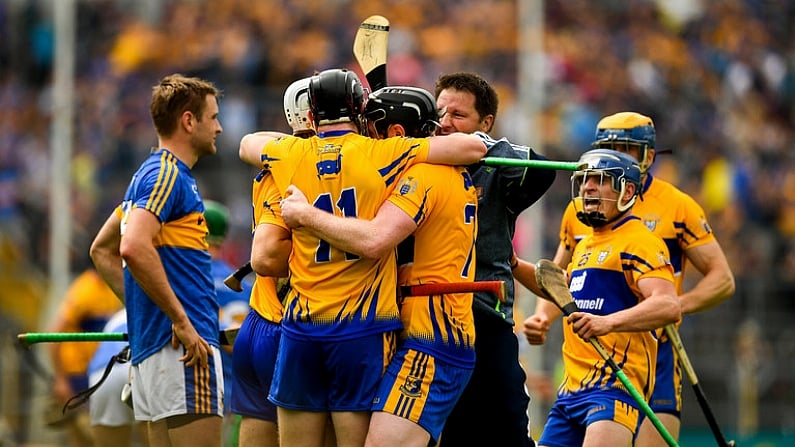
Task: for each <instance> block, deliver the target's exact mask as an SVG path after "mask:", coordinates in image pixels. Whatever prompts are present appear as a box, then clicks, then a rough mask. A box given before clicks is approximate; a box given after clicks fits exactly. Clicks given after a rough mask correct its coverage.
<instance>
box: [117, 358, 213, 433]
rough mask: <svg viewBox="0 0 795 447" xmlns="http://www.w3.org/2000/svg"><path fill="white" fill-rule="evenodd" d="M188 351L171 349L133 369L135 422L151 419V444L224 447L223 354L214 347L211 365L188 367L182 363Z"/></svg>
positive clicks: (209, 360)
mask: <svg viewBox="0 0 795 447" xmlns="http://www.w3.org/2000/svg"><path fill="white" fill-rule="evenodd" d="M183 351H184V350H183V349H173V348H171V346H170V345H167V346H164V347H163V348H162V349H161V350H160V351H158V352H156V353H154V354H152V355H151V356H149V357H147V358H146V359H144V360H143V361H142V362H141V363H139V364H138V365H134V366H133V367H132V371H131V376H132V389H133V408H134V411H135V416H136V419H138V420H148V421H152V422H150V424H149V440H150V445H169V444H170V445H172V446H186V447H201V446H213V447H215V446H220V445H221V429H222V423H223V403H222V396H223V392H222V390H223V386H224V383H223V370H222V367H221V353H220V351H219V350H218V348H215V347H213V348H212V352H213V355H212V356H211V357H210V358H208V363H209V364H208V366H207V367H201V366H191V367H186V366H185V364H184V363H183V362H181V361H180V360H179V359H180V357H181V356H182V355H183ZM164 433H165V436H164ZM163 442H166V444H163Z"/></svg>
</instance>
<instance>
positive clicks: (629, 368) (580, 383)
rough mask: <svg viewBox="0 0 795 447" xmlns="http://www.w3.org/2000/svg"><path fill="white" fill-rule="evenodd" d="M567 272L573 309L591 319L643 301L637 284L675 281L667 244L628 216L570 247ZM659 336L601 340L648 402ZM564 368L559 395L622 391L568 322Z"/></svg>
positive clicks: (618, 334)
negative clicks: (571, 250)
mask: <svg viewBox="0 0 795 447" xmlns="http://www.w3.org/2000/svg"><path fill="white" fill-rule="evenodd" d="M568 273H569V290H570V291H571V293H572V296H573V298H574V301H575V302H576V303H577V307H579V309H580V310H581V311H583V312H588V313H591V314H595V315H608V314H611V313H615V312H618V311H621V310H624V309H627V308H630V307H632V306H634V305H636V304H638V302H639V301H640V300H641V299H642V295H641V292H640V290H639V289H638V281H639V280H640V279H643V278H652V277H655V278H662V279H666V280H669V281H671V282H673V280H674V277H673V275H674V273H673V268H672V267H671V262H670V260H669V255H668V249H667V248H666V247H665V244H664V243H663V242H662V240H661V239H660V238H658V237H656V236H655V235H653V234H652V233H651V232H650V231H649V230H648V228H646V227H645V226H644V225H643V223H642V222H641V220H640V219H639V218H637V217H635V216H631V215H630V216H626V217H624V218H621V219H619V220H618V221H617V222H615V223H613V224H611V226H610V230H609V231H607V232H600V233H592V234H589V235H588V236H586V237H585V238H583V240H582V241H580V242H579V243H578V244H577V246H576V247H575V248H574V253H573V257H572V262H571V263H570V264H569V269H568ZM658 335H659V333H658V331H645V332H613V333H610V334H607V335H603V336H600V337H599V340H600V341H601V342H602V344H603V345H604V346H605V347H606V348H607V350H608V352H610V353H611V354H612V356H613V359H614V360H615V362H616V363H617V364H618V365H619V366H620V367H621V368H622V369H623V370H624V373H625V374H626V376H627V378H628V379H629V380H630V381H631V382H632V384H633V385H634V386H635V388H636V389H637V390H638V391H639V392H640V393H642V394H643V395H644V396H646V398H647V399H648V398H649V397H650V396H651V392H652V390H653V389H654V377H655V368H656V361H657V337H658ZM563 365H564V369H565V372H566V375H565V378H564V381H563V383H562V384H561V386H560V388H559V390H558V393H559V394H560V395H566V394H572V393H576V392H579V391H583V390H589V389H605V388H619V389H624V387H623V385H622V384H621V382H620V381H619V380H618V377H617V376H616V374H615V372H614V371H612V370H611V369H610V367H609V366H608V365H607V364H606V363H605V361H604V360H603V359H602V358H601V357H600V356H599V354H598V353H597V352H596V350H595V349H594V347H593V346H591V345H590V343H588V342H587V341H585V340H583V339H582V338H580V336H579V335H577V334H576V333H575V332H574V331H573V330H572V328H571V324H570V323H568V321H566V320H564V324H563Z"/></svg>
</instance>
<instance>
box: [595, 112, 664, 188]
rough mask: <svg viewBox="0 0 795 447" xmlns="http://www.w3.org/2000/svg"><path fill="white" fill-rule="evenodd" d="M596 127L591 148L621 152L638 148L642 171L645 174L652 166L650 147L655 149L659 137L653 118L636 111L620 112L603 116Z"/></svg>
mask: <svg viewBox="0 0 795 447" xmlns="http://www.w3.org/2000/svg"><path fill="white" fill-rule="evenodd" d="M596 127H597V128H596V135H595V137H594V140H593V142H592V143H591V148H593V149H611V150H617V151H620V152H627V151H628V150H629V149H630V148H636V149H637V150H638V163H639V165H640V169H641V172H642V173H644V174H645V173H646V172H647V171H648V170H649V168H651V164H652V163H653V160H652V159H651V157H650V156H649V149H652V150H653V149H654V145H655V141H656V139H657V136H656V132H655V130H654V123H653V122H652V120H651V118H649V117H647V116H644V115H641V114H640V113H636V112H620V113H616V114H613V115H609V116H606V117H604V118H602V119H601V120H600V121H599V124H597V126H596Z"/></svg>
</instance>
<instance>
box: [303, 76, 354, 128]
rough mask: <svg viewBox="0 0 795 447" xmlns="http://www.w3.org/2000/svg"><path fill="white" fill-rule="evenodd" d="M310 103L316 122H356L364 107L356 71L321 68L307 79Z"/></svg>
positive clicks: (320, 124)
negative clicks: (321, 69) (322, 69)
mask: <svg viewBox="0 0 795 447" xmlns="http://www.w3.org/2000/svg"><path fill="white" fill-rule="evenodd" d="M309 107H310V108H311V110H312V114H313V115H314V117H315V124H316V125H318V126H322V125H326V124H334V123H342V122H347V121H350V122H353V123H354V124H356V125H357V126H358V125H359V122H360V119H361V114H362V111H363V109H364V87H362V82H361V81H360V80H359V77H358V76H356V73H354V72H352V71H348V70H345V69H338V68H335V69H330V70H324V71H321V72H320V73H318V74H316V75H314V76H312V79H311V80H310V81H309Z"/></svg>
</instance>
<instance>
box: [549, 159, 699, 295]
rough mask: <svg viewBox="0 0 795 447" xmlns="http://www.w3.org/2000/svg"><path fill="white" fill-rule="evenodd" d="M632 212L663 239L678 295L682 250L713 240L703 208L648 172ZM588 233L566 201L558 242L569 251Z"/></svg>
mask: <svg viewBox="0 0 795 447" xmlns="http://www.w3.org/2000/svg"><path fill="white" fill-rule="evenodd" d="M632 214H634V215H635V216H637V217H639V218H640V219H641V220H642V221H643V223H644V224H645V225H646V227H648V228H649V229H650V230H651V231H652V232H653V233H654V234H656V235H657V236H658V237H660V238H662V240H663V241H664V242H665V245H666V246H667V247H668V252H669V253H670V256H671V264H672V265H673V267H674V272H675V274H676V278H675V282H674V285H675V286H676V291H677V293H679V294H681V293H682V280H683V276H684V268H685V250H687V249H688V248H691V247H697V246H699V245H702V244H706V243H708V242H712V241H714V240H715V235H714V234H713V233H712V228H710V226H709V224H708V223H707V219H706V214H704V210H703V209H702V208H701V206H700V205H699V204H698V203H697V202H696V201H695V200H693V198H692V197H690V196H689V195H687V194H685V193H683V192H682V191H680V190H679V189H677V188H676V187H675V186H673V185H671V184H670V183H668V182H666V181H664V180H660V179H658V178H655V177H652V176H651V175H648V176H647V178H646V182H645V184H644V191H643V196H642V199H641V198H638V199H637V200H636V201H635V206H634V207H632ZM588 234H591V227H589V226H587V225H585V224H584V223H582V222H580V220H579V219H577V215H576V212H575V209H574V203H573V202H569V205H568V207H566V211H565V212H564V213H563V219H562V220H561V223H560V241H561V243H563V244H564V245H565V246H566V248H567V249H569V250H571V249H572V248H573V247H574V246H575V245H577V242H579V241H580V240H581V239H582V238H583V237H585V236H586V235H588Z"/></svg>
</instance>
